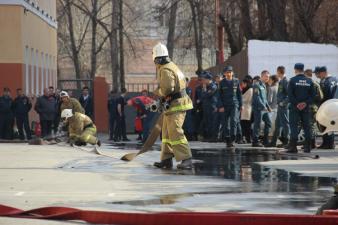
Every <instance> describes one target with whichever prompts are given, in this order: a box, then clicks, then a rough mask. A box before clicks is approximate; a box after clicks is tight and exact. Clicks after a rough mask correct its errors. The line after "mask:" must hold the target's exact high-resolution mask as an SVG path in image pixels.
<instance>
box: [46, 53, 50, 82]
mask: <svg viewBox="0 0 338 225" xmlns="http://www.w3.org/2000/svg"><path fill="white" fill-rule="evenodd" d="M45 63H46V66H45V68H46V84H47V86H50V78H49V62H48V55H47V54H46V55H45Z"/></svg>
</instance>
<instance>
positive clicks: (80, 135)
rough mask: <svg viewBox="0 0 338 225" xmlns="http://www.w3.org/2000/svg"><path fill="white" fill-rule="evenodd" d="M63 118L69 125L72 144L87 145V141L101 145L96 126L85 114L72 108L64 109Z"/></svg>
mask: <svg viewBox="0 0 338 225" xmlns="http://www.w3.org/2000/svg"><path fill="white" fill-rule="evenodd" d="M61 119H62V120H64V121H63V122H64V123H65V124H66V125H68V132H69V143H70V144H71V145H73V144H75V145H85V144H87V143H89V144H92V145H96V144H97V145H98V146H101V142H100V140H99V139H98V138H97V137H96V126H95V125H94V123H93V121H92V120H91V119H90V118H89V117H88V116H86V115H85V114H82V113H79V112H75V113H74V114H73V112H72V110H71V109H64V110H63V111H62V112H61Z"/></svg>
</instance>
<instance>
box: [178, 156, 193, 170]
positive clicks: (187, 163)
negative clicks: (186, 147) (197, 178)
mask: <svg viewBox="0 0 338 225" xmlns="http://www.w3.org/2000/svg"><path fill="white" fill-rule="evenodd" d="M177 169H179V170H191V169H192V160H191V158H189V159H185V160H182V162H181V163H180V164H178V165H177Z"/></svg>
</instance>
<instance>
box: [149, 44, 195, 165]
mask: <svg viewBox="0 0 338 225" xmlns="http://www.w3.org/2000/svg"><path fill="white" fill-rule="evenodd" d="M153 61H154V63H155V65H156V70H157V80H158V84H159V87H158V88H157V89H156V90H155V91H154V94H155V95H157V96H158V97H159V98H160V99H161V100H162V101H166V102H167V103H168V104H169V108H168V109H167V110H165V111H164V112H163V113H164V114H163V124H162V145H161V161H160V162H156V163H154V166H155V167H158V168H168V169H169V168H172V167H173V162H172V158H173V157H175V159H176V161H178V162H179V161H181V163H180V164H178V165H177V168H178V169H192V166H193V165H192V154H191V150H190V147H189V144H188V140H187V139H186V137H185V136H184V131H183V129H182V126H183V123H184V118H185V113H186V111H187V110H189V109H192V108H193V105H192V102H191V99H190V98H189V96H188V95H187V93H186V90H185V87H186V80H185V76H184V74H183V73H182V71H181V70H180V69H179V68H178V67H177V66H176V65H175V64H174V63H173V62H171V60H170V58H169V54H168V49H167V47H166V46H165V45H163V44H161V43H158V44H157V45H155V46H154V48H153Z"/></svg>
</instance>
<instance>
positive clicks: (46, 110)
mask: <svg viewBox="0 0 338 225" xmlns="http://www.w3.org/2000/svg"><path fill="white" fill-rule="evenodd" d="M34 109H35V111H36V112H37V113H38V114H39V116H40V123H41V136H42V138H47V137H49V136H51V134H52V124H53V121H54V119H55V115H56V113H57V112H56V101H55V98H54V97H53V96H51V95H50V94H49V90H48V88H45V89H44V90H43V95H42V96H41V97H39V98H38V99H37V101H36V104H35V107H34Z"/></svg>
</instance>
